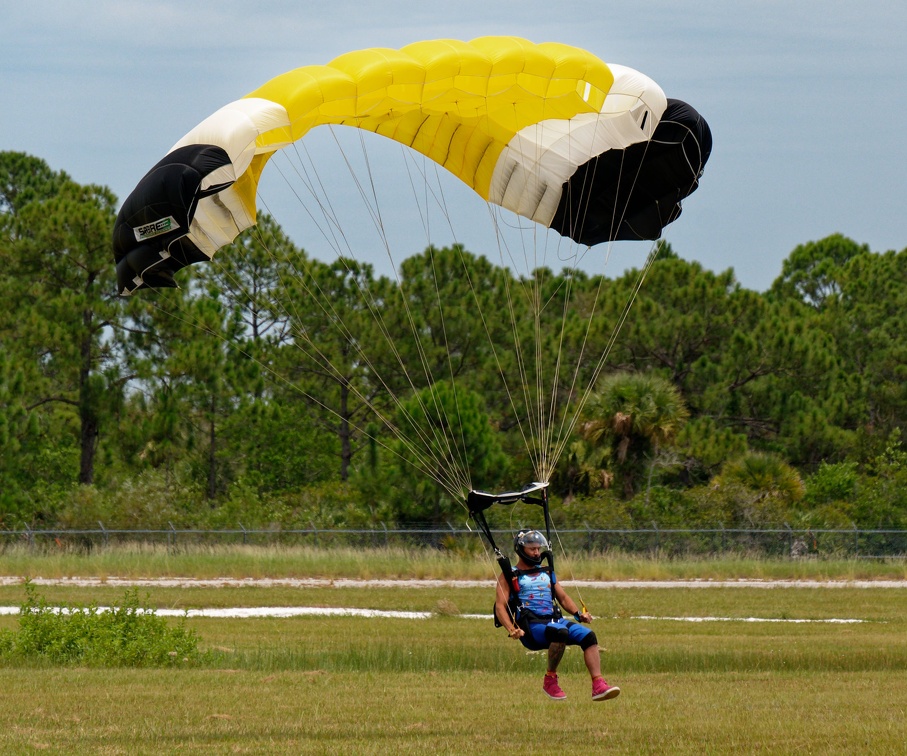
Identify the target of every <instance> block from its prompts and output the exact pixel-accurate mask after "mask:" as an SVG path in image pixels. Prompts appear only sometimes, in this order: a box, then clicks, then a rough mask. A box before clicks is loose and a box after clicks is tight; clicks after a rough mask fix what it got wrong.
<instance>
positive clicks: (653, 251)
mask: <svg viewBox="0 0 907 756" xmlns="http://www.w3.org/2000/svg"><path fill="white" fill-rule="evenodd" d="M663 243H664V242H663V241H662V240H657V241H655V242H653V243H652V247H651V248H650V250H649V254H648V255H647V257H646V262H645V265H644V266H643V268H642V270H641V271H640V272H639V274H638V275H637V278H636V281H635V283H634V286H633V291H632V292H631V294H630V296H629V297H628V299H627V301H626V303H625V304H624V307H623V310H622V311H621V314H620V316H619V318H618V321H617V323H616V324H615V325H614V327H613V328H612V330H611V336H610V337H609V339H608V343H607V345H606V347H605V350H604V351H603V352H602V354H601V356H600V357H599V359H598V362H597V363H596V365H595V367H594V369H593V371H592V376H591V378H590V380H589V383H588V384H587V386H586V388H585V390H584V391H583V393H582V397H581V398H580V400H579V402H577V405H576V409H575V411H574V413H573V416H572V418H571V419H570V422H569V423H568V425H567V433H565V435H564V440H563V442H562V444H561V445H560V447H559V449H558V454H557V456H558V458H559V457H560V455H561V454H562V453H563V450H564V448H565V447H566V439H567V438H569V436H570V435H571V434H572V433H573V431H574V430H575V428H576V426H577V424H578V423H579V418H580V416H581V414H582V411H583V409H584V408H585V406H586V402H587V401H588V399H589V397H590V396H591V394H592V391H593V389H594V387H595V383H596V382H597V381H598V378H599V376H600V375H601V372H602V370H603V369H604V367H605V363H606V362H607V361H608V358H609V357H610V355H611V350H612V349H613V348H614V344H615V343H616V341H617V337H618V335H619V334H620V331H621V329H622V328H623V325H624V323H625V322H626V320H627V317H628V316H629V314H630V310H631V309H632V307H633V304H634V302H635V301H636V297H637V296H638V295H639V292H640V289H642V285H643V283H644V282H645V279H646V277H647V276H648V273H649V271H650V270H651V268H652V264H653V263H654V262H655V259H656V258H657V256H658V253H659V251H660V250H661V247H662V244H663Z"/></svg>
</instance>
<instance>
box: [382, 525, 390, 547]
mask: <svg viewBox="0 0 907 756" xmlns="http://www.w3.org/2000/svg"><path fill="white" fill-rule="evenodd" d="M381 527H382V528H384V548H388V547H389V546H390V541H389V540H388V535H387V523H386V522H382V523H381Z"/></svg>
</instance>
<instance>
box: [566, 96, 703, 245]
mask: <svg viewBox="0 0 907 756" xmlns="http://www.w3.org/2000/svg"><path fill="white" fill-rule="evenodd" d="M711 151H712V132H711V130H710V129H709V125H708V124H707V123H706V121H705V119H704V118H703V117H702V116H701V115H699V113H698V112H697V111H696V110H695V109H694V108H693V107H691V106H690V105H688V104H687V103H685V102H682V101H680V100H671V99H669V100H668V106H667V108H666V109H665V112H664V115H663V116H662V119H661V121H660V122H659V124H658V126H656V128H655V132H654V134H653V135H652V139H651V140H650V141H648V142H639V143H638V144H633V145H630V146H629V147H628V148H627V149H625V150H609V151H607V152H604V153H602V154H601V155H599V156H597V157H595V158H593V159H592V160H590V161H589V162H588V163H585V164H584V165H581V166H580V167H579V168H578V169H577V171H576V172H575V173H574V174H573V176H571V177H570V180H569V181H568V182H567V183H566V184H564V188H563V194H562V196H561V202H560V205H559V206H558V209H557V212H556V213H555V215H554V220H553V221H552V223H551V228H553V229H554V230H555V231H557V232H558V233H560V234H562V235H564V236H569V237H570V238H571V239H573V240H574V241H576V242H579V243H580V244H587V245H589V246H592V245H594V244H600V243H601V242H606V241H638V240H655V239H658V238H659V237H660V236H661V233H662V230H663V229H664V227H665V226H666V225H668V224H669V223H671V222H672V221H674V220H676V219H677V218H678V217H679V216H680V212H681V201H682V200H683V199H685V198H686V197H688V196H689V195H690V194H691V193H692V192H694V191H695V190H696V188H697V187H698V186H699V178H700V176H701V175H702V171H703V168H704V167H705V164H706V161H707V160H708V159H709V155H710V154H711Z"/></svg>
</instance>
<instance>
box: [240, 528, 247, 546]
mask: <svg viewBox="0 0 907 756" xmlns="http://www.w3.org/2000/svg"><path fill="white" fill-rule="evenodd" d="M239 529H240V530H241V531H242V545H243V546H245V545H246V544H248V543H249V534H248V532H247V531H246V526H245V525H243V524H242V523H239Z"/></svg>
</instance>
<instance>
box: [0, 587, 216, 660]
mask: <svg viewBox="0 0 907 756" xmlns="http://www.w3.org/2000/svg"><path fill="white" fill-rule="evenodd" d="M25 595H26V597H25V601H24V603H23V604H22V605H21V607H20V609H19V628H18V630H17V631H9V630H6V631H3V632H2V634H0V659H4V660H6V661H15V662H19V663H22V662H27V663H36V662H37V663H42V664H52V665H69V666H86V667H173V666H184V665H186V664H192V663H197V662H198V661H199V660H200V659H201V656H202V654H201V652H200V651H199V649H198V636H197V634H196V633H195V631H194V630H190V629H188V628H187V627H186V626H185V621H184V620H183V621H181V622H180V623H178V624H177V625H176V626H175V627H171V626H170V625H169V624H168V623H167V621H166V620H165V619H164V618H163V617H159V616H158V615H156V614H155V613H154V610H153V609H152V608H151V607H149V606H146V605H144V604H143V603H142V602H141V601H140V600H139V597H138V591H137V590H136V589H130V590H128V591H126V595H125V596H124V598H123V601H122V603H121V604H120V605H119V606H112V607H110V608H109V609H102V608H99V607H98V606H96V605H94V604H91V605H89V606H65V607H58V606H51V605H50V604H49V603H48V602H47V600H46V599H44V598H43V597H42V596H40V595H38V593H37V590H36V589H35V587H34V585H33V584H31V583H26V584H25Z"/></svg>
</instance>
